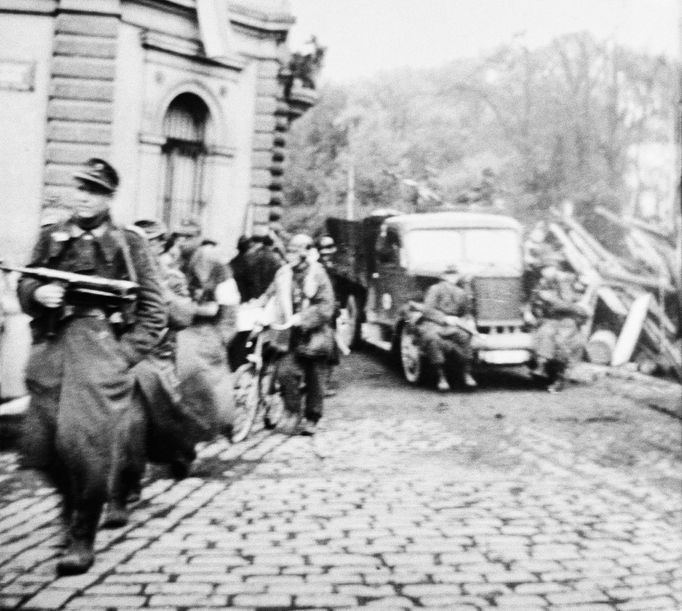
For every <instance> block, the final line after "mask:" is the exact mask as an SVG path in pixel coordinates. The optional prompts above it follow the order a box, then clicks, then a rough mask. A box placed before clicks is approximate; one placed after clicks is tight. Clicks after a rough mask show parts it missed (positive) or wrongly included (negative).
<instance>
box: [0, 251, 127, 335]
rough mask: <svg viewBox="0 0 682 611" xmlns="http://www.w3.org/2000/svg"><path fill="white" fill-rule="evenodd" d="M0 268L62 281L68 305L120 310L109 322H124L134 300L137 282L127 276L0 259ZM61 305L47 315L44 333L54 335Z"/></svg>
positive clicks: (29, 276)
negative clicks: (16, 263) (14, 263)
mask: <svg viewBox="0 0 682 611" xmlns="http://www.w3.org/2000/svg"><path fill="white" fill-rule="evenodd" d="M0 270H3V271H6V272H17V273H19V274H21V275H22V276H25V277H27V278H35V279H37V280H41V281H42V282H45V283H48V284H49V283H55V284H61V285H62V286H63V287H64V289H65V293H64V303H65V304H66V306H67V307H69V306H70V305H74V304H78V305H81V304H88V305H93V306H100V307H102V308H105V309H107V310H111V311H115V312H118V313H119V320H118V321H116V320H112V323H114V324H116V323H124V322H125V320H124V319H125V317H126V313H127V312H128V311H129V310H130V308H131V307H133V306H134V304H135V302H136V301H137V296H138V292H139V289H140V285H139V284H138V283H137V282H132V281H130V280H112V279H109V278H102V277H101V276H88V275H86V274H76V273H74V272H64V271H60V270H57V269H50V268H47V267H15V266H12V265H5V264H4V263H2V262H1V261H0ZM60 310H62V308H55V311H54V313H51V314H50V315H49V316H48V317H47V321H46V322H47V330H46V333H47V336H48V337H50V336H54V335H55V326H56V323H57V321H58V320H59V319H60V318H62V317H63V315H64V312H63V311H60Z"/></svg>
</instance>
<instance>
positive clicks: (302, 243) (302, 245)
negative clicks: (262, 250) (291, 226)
mask: <svg viewBox="0 0 682 611" xmlns="http://www.w3.org/2000/svg"><path fill="white" fill-rule="evenodd" d="M313 246H314V243H313V239H312V238H311V237H310V236H309V235H307V234H305V233H297V234H296V235H295V236H294V237H292V238H291V240H289V243H288V244H287V250H290V251H295V250H298V251H301V252H303V251H305V250H308V249H309V248H312V247H313Z"/></svg>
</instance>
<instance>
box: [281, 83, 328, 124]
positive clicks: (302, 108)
mask: <svg viewBox="0 0 682 611" xmlns="http://www.w3.org/2000/svg"><path fill="white" fill-rule="evenodd" d="M319 98H320V94H319V93H318V92H317V90H315V89H312V88H310V87H304V86H303V85H301V84H300V83H298V82H294V84H293V86H292V87H291V91H290V92H289V97H288V98H287V100H286V102H287V103H288V115H289V120H290V121H293V120H295V119H298V118H299V117H300V116H301V115H302V114H303V113H304V112H306V110H308V109H309V108H311V107H313V106H315V104H317V101H318V100H319Z"/></svg>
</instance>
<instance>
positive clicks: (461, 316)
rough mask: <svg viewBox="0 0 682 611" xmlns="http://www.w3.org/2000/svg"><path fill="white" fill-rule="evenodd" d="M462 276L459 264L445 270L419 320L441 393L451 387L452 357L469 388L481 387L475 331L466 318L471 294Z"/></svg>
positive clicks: (433, 288) (430, 289)
mask: <svg viewBox="0 0 682 611" xmlns="http://www.w3.org/2000/svg"><path fill="white" fill-rule="evenodd" d="M461 279H462V278H461V275H460V273H459V270H458V268H457V267H456V266H454V265H451V266H449V267H448V268H447V269H446V270H445V272H444V273H443V275H442V280H441V281H440V282H438V283H436V284H434V285H432V286H431V287H430V288H429V290H428V291H427V293H426V296H425V297H424V308H423V312H422V319H421V321H420V323H419V331H420V335H421V341H422V345H423V348H424V352H425V354H426V358H427V359H428V361H429V363H430V364H431V365H433V367H434V368H435V370H436V374H437V376H438V390H440V391H441V392H447V391H449V390H450V384H449V383H448V380H447V376H446V375H445V367H446V363H447V361H448V359H449V360H452V361H454V363H453V364H454V366H455V367H456V368H457V369H458V370H459V373H460V374H461V377H462V382H463V383H464V386H465V387H466V388H468V389H470V390H471V389H474V388H476V386H477V384H476V380H474V378H473V376H472V375H471V361H472V357H473V353H472V349H471V338H472V336H473V333H474V330H473V327H469V325H468V324H467V322H468V321H467V319H466V317H467V316H468V315H469V314H470V313H471V296H470V294H469V292H468V291H467V290H466V289H464V288H463V287H462V286H460V282H461Z"/></svg>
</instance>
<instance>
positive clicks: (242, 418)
mask: <svg viewBox="0 0 682 611" xmlns="http://www.w3.org/2000/svg"><path fill="white" fill-rule="evenodd" d="M253 369H254V367H253V365H252V364H251V363H246V364H244V365H242V366H241V367H239V369H237V371H235V374H234V399H235V401H234V402H235V419H234V425H233V427H232V441H233V442H234V443H237V442H239V441H243V440H244V439H246V437H247V436H248V434H249V432H250V431H251V427H252V426H253V423H254V421H255V420H256V413H257V412H258V377H257V376H256V374H255V372H254V370H253Z"/></svg>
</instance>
